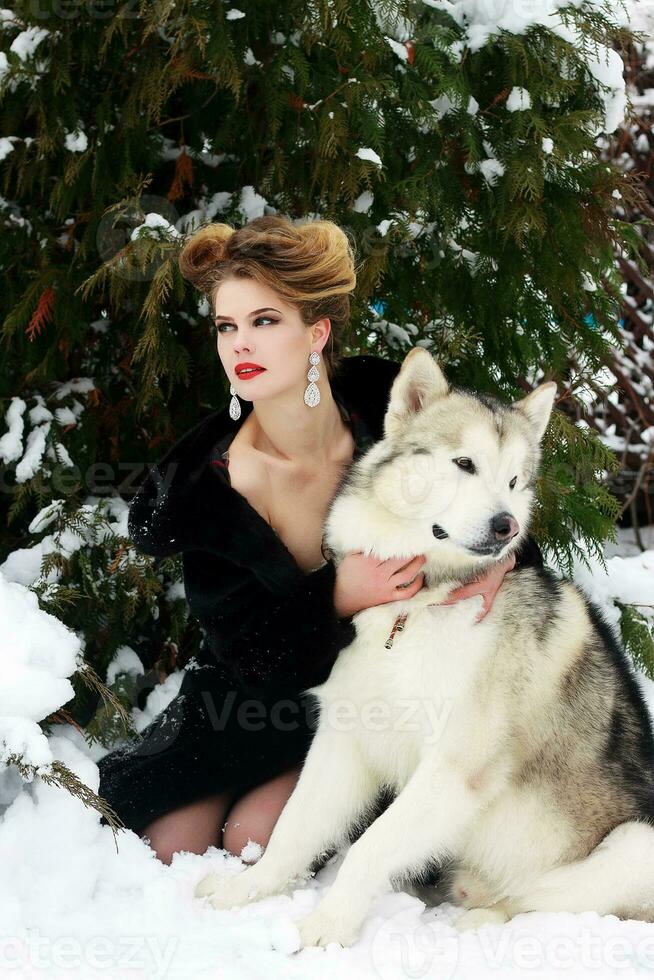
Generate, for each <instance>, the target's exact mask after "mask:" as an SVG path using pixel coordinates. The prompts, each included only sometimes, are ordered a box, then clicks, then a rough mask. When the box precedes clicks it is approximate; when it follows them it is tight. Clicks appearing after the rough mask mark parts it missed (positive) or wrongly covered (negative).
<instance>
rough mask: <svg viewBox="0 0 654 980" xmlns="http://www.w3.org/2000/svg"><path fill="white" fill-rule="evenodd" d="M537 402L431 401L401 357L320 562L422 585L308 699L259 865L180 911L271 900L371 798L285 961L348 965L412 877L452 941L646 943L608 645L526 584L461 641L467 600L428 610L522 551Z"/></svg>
mask: <svg viewBox="0 0 654 980" xmlns="http://www.w3.org/2000/svg"><path fill="white" fill-rule="evenodd" d="M555 394H556V387H555V385H554V384H553V383H551V382H550V383H548V384H542V385H540V386H539V387H538V388H536V389H535V390H534V391H533V392H531V393H530V394H529V395H527V396H526V397H525V398H523V399H522V400H520V401H517V402H514V403H513V404H512V405H510V406H509V405H504V404H502V403H500V402H498V401H497V400H495V399H493V398H490V397H488V396H484V395H481V396H477V395H474V394H472V393H470V392H468V391H465V390H462V389H450V388H449V387H448V383H447V381H446V379H445V377H444V376H443V374H442V372H441V370H440V368H439V367H438V365H437V364H436V362H435V361H434V359H433V358H432V356H431V355H430V354H429V353H428V352H427V351H425V350H424V349H422V348H415V349H414V350H412V351H411V352H410V353H409V354H408V355H407V357H406V359H405V360H404V362H403V364H402V367H401V370H400V372H399V374H398V375H397V377H396V379H395V382H394V384H393V387H392V390H391V394H390V400H389V406H388V409H387V413H386V416H385V420H384V436H383V438H382V439H381V440H380V441H379V442H377V443H376V444H375V445H374V446H373V447H372V448H371V449H370V450H369V451H368V452H367V453H366V454H365V455H364V456H362V457H361V458H360V459H359V460H358V461H357V462H356V463H355V464H353V466H352V467H351V468H350V471H349V473H348V474H347V476H346V477H345V480H344V482H343V484H342V486H341V488H340V489H339V492H338V494H337V495H336V498H335V499H334V501H333V503H332V506H331V508H330V511H329V514H328V517H327V522H326V532H327V533H326V541H327V544H328V545H329V546H330V548H331V549H332V552H333V553H334V554H335V556H336V559H337V560H338V559H339V557H342V555H344V554H345V553H346V552H348V551H352V550H355V551H356V550H358V551H363V552H365V553H369V554H375V555H376V556H378V557H379V558H380V559H386V558H391V557H400V556H404V555H411V554H425V555H426V557H427V561H426V564H425V565H424V566H423V568H424V572H425V585H424V587H423V588H422V589H421V590H420V591H419V592H418V593H417V594H416V595H415V596H413V597H412V598H409V599H405V600H399V601H397V602H390V603H385V604H382V605H379V606H374V607H372V608H369V609H364V610H362V611H361V612H359V613H357V615H356V616H355V617H354V623H355V626H356V631H357V635H356V638H355V640H354V641H353V642H352V643H351V644H350V646H348V647H347V648H346V649H344V650H342V651H341V653H340V654H339V656H338V659H337V661H336V663H335V664H334V667H333V668H332V671H331V674H330V676H329V677H328V679H327V680H326V681H325V682H324V683H323V684H321V685H319V686H317V687H314V688H311V689H310V690H311V691H312V692H313V693H314V694H315V696H316V697H317V698H318V701H319V706H320V715H319V721H318V727H317V730H316V733H315V736H314V739H313V741H312V743H311V746H310V749H309V752H308V754H307V757H306V759H305V762H304V766H303V769H302V772H301V775H300V778H299V780H298V782H297V785H296V788H295V790H294V792H293V794H292V795H291V797H290V798H289V800H288V802H287V804H286V806H285V808H284V810H283V812H282V813H281V815H280V817H279V820H278V822H277V824H276V826H275V828H274V831H273V833H272V836H271V838H270V841H269V843H268V846H267V848H266V850H265V852H264V854H263V856H262V857H261V859H260V860H259V861H258V862H257V863H256V864H254V865H252V866H251V867H250V868H248V869H247V870H245V871H243V872H242V873H240V874H238V875H236V876H234V877H228V878H219V877H217V876H215V875H209V876H207V877H206V878H204V879H203V880H202V881H201V882H200V884H199V886H198V888H197V890H196V894H198V895H208V896H210V899H211V902H212V904H213V905H214V906H215V907H217V908H222V909H227V908H231V907H233V906H238V905H242V904H245V903H247V902H248V901H252V900H256V899H260V898H263V897H265V896H268V895H271V894H273V893H276V892H279V891H282V890H283V889H284V888H285V887H287V886H288V885H289V884H291V883H292V882H294V881H297V880H298V879H299V878H302V877H306V876H307V874H308V873H310V869H311V864H312V862H314V861H315V859H316V858H318V857H320V856H321V855H323V856H324V854H325V853H326V852H329V849H331V848H334V847H337V848H338V847H339V846H341V847H342V846H343V844H344V843H347V839H348V838H347V834H348V830H349V829H350V828H351V827H352V825H353V824H355V823H357V821H361V820H362V819H364V818H365V816H366V814H369V813H370V808H371V807H372V805H373V803H374V801H375V800H376V799H377V797H378V794H379V792H380V790H382V791H383V790H384V788H387V789H390V790H391V792H392V793H394V794H395V797H394V799H393V800H392V802H391V803H390V805H389V806H388V808H387V809H386V810H384V811H383V812H382V813H381V815H379V816H377V818H376V819H374V820H373V821H372V822H371V823H370V824H369V826H368V827H367V829H366V830H365V831H364V832H363V833H362V835H361V836H360V837H359V838H358V839H357V840H356V841H355V842H354V843H353V844H352V845H351V847H349V848H348V849H347V851H346V853H345V856H344V859H343V862H342V864H341V866H340V868H339V869H338V873H337V876H336V879H335V881H334V883H333V884H332V886H331V887H330V888H329V889H328V890H327V892H326V894H325V895H324V896H323V897H322V899H321V900H320V901H319V903H318V904H317V906H316V907H315V909H314V910H313V911H312V912H311V913H310V914H309V915H308V916H307V917H306V918H305V919H304V920H303V921H302V922H301V923H300V924H299V929H300V937H301V942H302V945H303V946H310V945H326V944H327V943H329V942H337V943H340V944H341V945H344V946H347V945H350V944H351V943H353V942H354V940H355V939H356V937H357V935H358V933H359V930H360V927H361V925H362V923H363V921H364V919H365V917H366V915H367V913H368V910H369V909H370V905H371V902H372V901H373V900H374V899H375V897H376V896H378V895H380V894H382V893H383V892H384V891H385V890H389V889H390V888H391V887H392V886H393V884H394V883H395V882H394V881H392V880H391V879H396V880H401V879H405V880H407V879H409V880H410V879H411V878H412V877H413V878H414V879H416V877H417V878H418V880H420V876H421V875H424V873H425V869H426V868H428V867H429V866H431V867H432V869H433V867H434V866H436V867H440V868H441V869H445V873H444V875H445V880H446V884H447V889H448V890H447V892H446V897H448V898H449V899H450V900H451V901H453V902H454V903H456V904H459V905H462V906H464V907H465V908H467V909H468V911H467V912H465V913H463V916H462V918H461V919H459V921H458V922H457V926H458V927H459V928H461V929H471V928H476V927H478V926H480V925H482V924H485V923H504V922H506V921H508V920H509V919H510V918H511V917H512V916H514V915H516V914H518V913H521V912H529V911H548V912H552V911H569V912H582V911H586V910H594V911H596V912H598V913H600V914H609V913H610V914H614V915H617V916H620V917H623V918H638V919H643V920H646V921H654V821H653V817H654V739H653V736H652V730H651V725H650V720H649V716H648V714H647V710H646V707H645V704H644V701H643V698H642V696H641V694H640V691H639V687H638V685H637V682H636V679H635V677H634V675H633V673H632V671H631V669H630V667H629V663H628V660H627V657H626V655H625V653H624V652H623V651H622V650H621V648H620V646H619V645H618V643H617V641H616V638H615V636H614V635H613V632H612V630H611V629H610V628H609V626H608V625H607V623H606V622H605V621H604V620H603V619H602V618H601V615H600V614H599V612H598V610H597V609H596V608H595V607H594V606H593V605H592V604H591V603H590V602H588V600H587V599H586V598H585V596H584V595H583V594H582V592H581V591H580V590H579V589H578V588H577V587H576V586H574V585H573V584H571V583H570V582H567V581H561V580H559V579H557V578H556V577H555V576H554V575H553V574H552V573H550V572H549V571H547V570H543V569H540V568H533V567H522V568H520V569H515V570H513V571H511V572H509V573H508V574H507V575H506V577H505V579H504V582H503V584H502V587H501V588H500V590H499V592H498V593H497V597H496V599H495V602H494V604H493V607H492V609H491V611H490V613H489V614H488V615H487V616H486V617H485V618H484V619H483V620H482V621H481V622H480V623H479V624H476V623H475V620H476V616H477V613H478V612H479V597H477V596H475V597H473V598H472V599H468V600H466V601H462V602H458V603H456V604H453V605H439V603H440V602H441V601H442V600H443V599H444V598H445V596H446V595H447V593H448V591H449V590H450V589H451V588H453V587H454V586H456V585H460V584H462V583H463V582H466V581H470V580H472V579H473V578H475V577H477V576H478V575H479V573H480V572H482V571H484V570H486V569H488V568H489V567H490V566H491V564H492V563H493V562H496V561H498V560H499V559H501V558H503V557H505V556H506V555H507V554H509V553H510V552H511V551H512V550H513V549H515V548H516V547H517V546H518V545H519V544H520V542H521V540H522V538H523V537H524V535H525V534H526V531H527V525H528V520H529V516H530V512H531V509H532V507H533V505H534V483H535V479H536V475H537V470H538V465H539V462H540V455H541V450H540V441H541V439H542V436H543V434H544V432H545V428H546V426H547V423H548V420H549V417H550V413H551V410H552V405H553V401H554V397H555ZM399 613H406V614H407V616H406V621H405V623H404V628H403V629H402V630H401V631H398V633H397V635H396V636H394V638H393V640H392V643H391V646H390V649H389V648H388V647H387V645H386V643H387V638H388V637H389V635H390V634H391V632H392V629H393V625H394V624H395V623H396V620H397V617H398V614H399ZM310 655H311V651H309V650H308V651H307V656H310Z"/></svg>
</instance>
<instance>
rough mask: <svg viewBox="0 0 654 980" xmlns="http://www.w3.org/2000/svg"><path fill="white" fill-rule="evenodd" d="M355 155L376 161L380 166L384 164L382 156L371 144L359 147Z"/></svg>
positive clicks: (362, 158) (361, 158)
mask: <svg viewBox="0 0 654 980" xmlns="http://www.w3.org/2000/svg"><path fill="white" fill-rule="evenodd" d="M354 155H355V157H359V159H360V160H369V161H370V162H371V163H376V164H377V166H378V167H381V166H382V162H381V157H380V156H379V154H378V153H375V151H374V150H373V149H371V148H370V147H369V146H361V147H359V149H358V150H357V151H356V153H355V154H354Z"/></svg>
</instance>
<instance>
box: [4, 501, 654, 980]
mask: <svg viewBox="0 0 654 980" xmlns="http://www.w3.org/2000/svg"><path fill="white" fill-rule="evenodd" d="M62 503H63V501H59V502H55V504H54V505H53V506H52V507H49V508H44V509H43V511H42V512H41V514H40V515H37V518H35V520H34V522H33V529H34V530H43V528H45V527H47V526H48V524H49V523H50V522H51V521H52V519H53V513H54V511H55V510H56V506H57V504H58V505H61V504H62ZM113 512H114V516H115V517H116V520H117V522H120V520H121V519H122V518H123V517H124V515H123V514H122V512H120V513H119V509H118V507H117V506H114V508H113ZM642 533H643V535H644V536H645V541H646V546H647V548H648V550H647V551H645V552H640V551H639V550H638V549H637V547H636V545H635V543H634V541H633V535H632V534H631V532H629V531H623V530H620V531H619V541H618V544H617V545H613V544H609V545H607V548H606V559H607V570H608V574H605V573H604V572H603V571H602V569H601V566H600V565H599V563H598V562H597V561H596V560H594V559H591V566H592V569H591V571H590V572H588V570H586V569H585V568H584V567H583V566H582V565H581V564H579V563H578V564H577V565H576V566H575V571H574V578H575V580H576V581H577V582H578V583H579V584H580V585H581V586H582V587H583V588H584V589H585V590H586V591H587V592H588V594H589V596H590V597H591V598H592V599H593V600H594V601H595V602H596V603H597V604H598V605H599V606H600V607H601V608H602V609H603V611H604V612H605V613H606V614H607V616H608V617H609V619H610V621H611V622H613V623H616V622H617V618H618V610H617V608H616V607H615V606H614V604H613V601H614V599H619V600H620V601H622V602H632V603H636V604H638V603H643V604H644V605H643V606H642V607H641V608H642V609H643V612H646V613H648V614H651V612H652V610H651V609H649V608H648V606H649V603H651V601H652V598H653V596H654V526H653V527H650V528H645V529H643V531H642ZM45 540H47V539H44V541H45ZM38 550H39V553H41V552H42V550H43V542H41V546H39V549H38ZM28 552H29V549H23V550H22V551H19V552H14V553H12V555H10V556H9V558H8V560H7V561H6V562H5V563H4V565H3V566H0V621H1V622H2V623H3V637H4V640H5V645H4V650H5V651H6V653H5V657H4V658H3V661H2V685H0V744H1V743H2V742H4V743H5V748H4V749H3V750H2V751H3V754H4V755H5V756H6V755H7V754H8V752H9V750H11V751H21V752H22V751H24V752H25V753H26V754H27V756H28V758H29V760H30V761H31V762H33V763H34V764H35V765H40V766H47V765H48V764H49V763H50V762H51V761H52V760H53V759H58V760H60V761H61V762H62V763H64V764H65V765H66V766H68V768H69V769H70V770H71V771H72V772H74V773H76V774H77V775H78V776H79V778H80V779H81V780H82V781H83V782H84V783H85V784H86V785H87V786H89V787H90V788H91V789H92V790H94V791H97V788H98V782H99V778H98V769H97V765H96V763H97V761H98V759H99V758H101V757H102V755H103V754H104V752H105V751H106V750H105V749H103V748H102V747H101V746H99V745H98V744H97V743H96V744H94V745H92V746H90V747H89V746H88V745H87V744H86V742H85V740H84V739H83V737H82V735H81V734H80V733H79V732H78V731H77V730H76V729H74V728H73V727H72V726H70V725H63V724H55V725H53V726H52V734H51V735H50V736H45V735H44V734H43V733H42V732H41V729H40V727H39V725H38V721H39V720H41V719H43V718H44V717H46V716H47V715H49V714H50V713H52V712H54V711H56V710H57V708H58V707H59V706H60V705H63V704H65V703H66V702H67V701H68V700H69V698H70V697H71V695H72V689H71V686H70V680H69V679H70V677H71V676H72V674H73V672H74V670H75V668H76V664H77V662H78V658H79V657H80V656H81V647H82V643H81V641H80V639H79V638H78V637H77V636H75V635H74V634H73V633H72V632H71V631H70V630H68V629H67V628H66V627H64V626H63V625H62V624H61V623H60V622H59V621H58V620H56V619H55V618H54V617H53V616H51V615H49V614H47V613H45V612H44V611H42V610H41V609H40V608H39V607H38V602H37V599H36V596H35V595H34V593H33V592H32V591H31V590H29V589H28V588H26V587H25V585H22V584H19V581H18V580H22V581H24V582H25V583H28V582H30V580H32V578H33V577H34V576H35V573H36V574H38V565H37V564H35V563H34V562H32V560H31V558H30V556H29V553H28ZM13 579H15V580H13ZM141 670H142V667H141V662H140V660H139V658H138V657H137V655H136V653H135V652H134V651H133V650H132V649H131V648H130V647H122V648H121V649H120V650H119V651H118V652H117V654H116V656H115V658H114V660H113V662H112V664H110V666H109V669H108V673H107V680H108V681H109V682H112V681H113V680H115V679H116V678H117V677H118V676H119V675H120V674H121V673H127V674H132V675H137V674H139V673H140V672H141ZM183 675H184V671H176V672H174V673H172V674H171V675H170V676H169V677H168V678H167V679H166V681H165V682H164V683H163V684H161V685H158V686H157V687H156V688H155V689H154V690H153V691H152V692H151V694H150V695H149V697H148V699H147V702H146V706H145V708H144V709H143V710H139V709H134V711H133V712H132V721H133V723H134V725H135V727H136V729H137V730H138V731H142V730H143V728H144V727H145V726H146V725H147V724H148V723H149V721H150V720H151V719H152V718H153V717H154V716H155V715H156V714H157V713H158V712H159V711H160V710H161V709H162V708H163V707H164V706H165V705H166V704H167V703H168V702H169V701H170V700H171V699H172V698H173V697H174V696H175V694H176V693H177V692H178V691H179V687H180V685H181V681H182V679H183ZM638 677H639V681H640V683H641V685H642V687H643V690H644V691H645V694H646V696H647V698H648V701H649V704H650V708H651V709H652V710H653V711H654V683H653V682H652V681H650V680H648V679H647V678H646V677H644V676H643V675H642V674H639V675H638ZM260 854H261V847H260V846H259V844H258V843H257V842H256V841H251V842H250V843H249V844H248V845H246V847H245V848H244V851H243V853H242V857H243V859H244V860H245V861H247V862H251V861H253V860H256V859H258V857H259V856H260ZM343 856H344V852H343V851H342V852H340V853H339V854H336V855H334V856H333V857H332V858H331V859H330V861H329V862H328V863H327V864H326V865H325V867H324V868H322V869H321V870H320V871H319V872H318V874H317V875H316V876H315V878H313V879H312V880H310V881H309V882H308V883H306V885H305V886H303V887H298V888H295V889H294V890H291V893H290V894H284V895H277V896H272V897H270V898H268V899H265V900H263V901H259V902H256V903H253V904H251V905H249V906H247V907H245V908H243V909H237V910H233V911H227V912H219V911H216V910H214V909H213V908H212V907H211V906H210V905H209V904H208V903H206V902H203V901H200V900H198V899H196V898H195V897H194V888H195V885H196V883H197V882H198V881H199V880H200V879H201V878H202V877H203V876H204V875H205V874H207V873H208V872H209V871H215V872H216V873H218V874H221V875H231V874H235V873H237V872H238V871H239V870H240V869H241V868H242V866H243V864H242V861H241V859H239V858H237V857H235V856H233V855H231V854H229V853H228V852H227V851H224V850H222V849H218V848H215V847H210V848H209V849H208V850H207V852H206V854H204V855H196V854H191V853H187V852H183V853H178V854H175V855H174V857H173V861H172V863H171V865H170V866H167V865H164V864H162V863H161V862H159V860H158V859H157V858H156V856H155V854H154V852H153V851H152V850H151V849H150V848H149V846H148V845H147V843H146V842H145V841H144V840H142V839H140V838H139V837H137V836H136V834H134V833H132V832H131V831H120V832H119V833H118V835H117V838H116V841H114V837H113V834H112V832H111V829H110V828H109V827H107V826H101V825H100V820H99V816H98V814H97V813H96V812H95V811H94V810H93V809H90V808H88V809H87V808H85V807H84V805H83V804H82V803H81V802H80V801H79V800H77V799H75V798H74V797H72V796H71V795H70V794H69V793H67V792H66V791H65V790H63V789H60V788H58V787H56V786H48V785H46V784H45V783H44V782H43V781H42V780H41V779H39V778H35V779H33V780H32V781H31V782H23V781H22V779H21V778H20V777H19V776H18V774H17V771H16V769H15V767H9V768H5V769H4V770H3V771H0V862H1V865H2V868H3V888H2V889H0V921H1V922H2V930H1V932H0V974H1V975H4V970H5V969H6V970H8V971H9V970H13V971H14V972H13V973H12V974H11V975H13V976H28V975H29V976H32V975H37V973H38V975H40V976H48V977H49V978H50V977H52V978H58V977H62V978H63V977H64V976H65V977H67V978H71V980H72V978H80V980H89V978H94V977H98V978H99V977H111V978H112V980H114V978H122V977H125V978H127V977H131V978H143V980H145V978H147V980H152V978H158V977H161V978H167V977H180V978H184V980H185V978H187V977H198V976H206V977H216V978H218V977H225V976H227V977H229V978H230V980H236V978H240V977H243V978H248V980H249V978H250V977H253V976H261V975H263V974H264V973H265V975H266V976H269V977H271V978H277V977H279V978H282V977H283V978H287V977H289V976H294V977H296V978H298V980H302V978H304V977H308V976H312V977H314V976H319V977H325V978H331V977H335V976H338V977H339V980H349V978H368V977H369V978H371V980H372V978H375V980H379V978H386V977H388V978H399V977H402V976H407V975H409V976H416V975H417V976H424V977H438V978H439V980H443V978H450V977H456V978H461V980H467V978H470V980H484V978H491V977H497V976H498V975H501V976H502V977H515V978H518V977H523V976H524V974H525V971H529V975H530V976H533V977H548V978H549V977H553V976H559V975H566V976H574V977H575V980H577V978H585V977H588V978H591V977H592V978H594V980H604V978H608V977H614V976H615V974H616V972H618V973H619V975H621V976H635V975H638V974H640V972H642V973H646V972H648V971H651V970H652V969H654V925H651V924H647V923H643V922H640V921H620V920H618V919H617V918H616V917H615V916H603V917H602V916H599V915H597V914H595V913H593V912H587V913H584V914H582V915H572V914H568V913H557V914H541V913H531V914H529V915H520V916H517V917H516V918H515V919H513V920H512V921H511V922H510V923H508V924H507V925H505V926H503V927H501V928H500V927H486V928H484V929H482V930H481V931H479V932H477V933H463V934H459V933H458V932H457V931H456V930H455V929H454V927H453V922H454V920H455V919H456V917H457V916H458V914H459V910H458V909H457V908H456V907H455V906H453V905H451V904H445V905H442V906H439V907H437V908H430V907H426V906H425V904H424V903H423V902H422V901H421V900H420V899H419V898H417V897H416V896H415V895H414V894H412V893H411V890H410V889H407V890H406V891H391V892H388V893H387V894H384V895H381V896H379V897H378V899H377V900H376V901H375V903H374V904H373V906H372V908H371V910H370V913H369V915H368V918H367V920H366V922H365V924H364V927H363V929H362V932H361V934H360V936H359V939H358V941H357V942H356V943H355V945H354V946H353V947H351V948H350V949H341V948H340V947H338V946H335V945H332V946H330V947H328V948H327V949H326V950H323V949H321V948H309V949H303V950H299V935H298V930H297V923H298V922H299V921H300V920H301V919H303V918H304V917H305V916H306V915H307V914H308V912H309V911H310V910H311V909H312V908H313V907H314V906H315V905H316V904H317V903H318V901H319V900H320V897H321V896H322V894H323V893H324V892H325V890H326V889H327V888H328V887H329V885H330V884H331V882H333V880H334V878H335V876H336V873H337V871H338V868H339V867H340V864H341V862H342V860H343ZM246 955H247V965H246V964H245V961H244V957H245V956H246ZM8 975H9V972H8Z"/></svg>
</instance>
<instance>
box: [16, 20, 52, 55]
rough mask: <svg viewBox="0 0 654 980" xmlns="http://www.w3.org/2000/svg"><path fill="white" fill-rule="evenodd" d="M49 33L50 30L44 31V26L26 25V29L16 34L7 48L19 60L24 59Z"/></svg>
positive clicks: (31, 53)
mask: <svg viewBox="0 0 654 980" xmlns="http://www.w3.org/2000/svg"><path fill="white" fill-rule="evenodd" d="M49 34H50V31H46V29H45V27H28V28H27V30H25V31H21V32H20V34H17V35H16V37H15V38H14V39H13V41H12V42H11V44H10V46H9V50H10V51H13V53H14V54H16V55H18V57H19V58H20V60H21V61H26V60H27V59H28V58H30V57H31V56H32V55H33V54H34V52H35V51H36V49H37V47H38V46H39V44H40V43H41V41H44V40H45V38H46V37H48V35H49Z"/></svg>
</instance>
